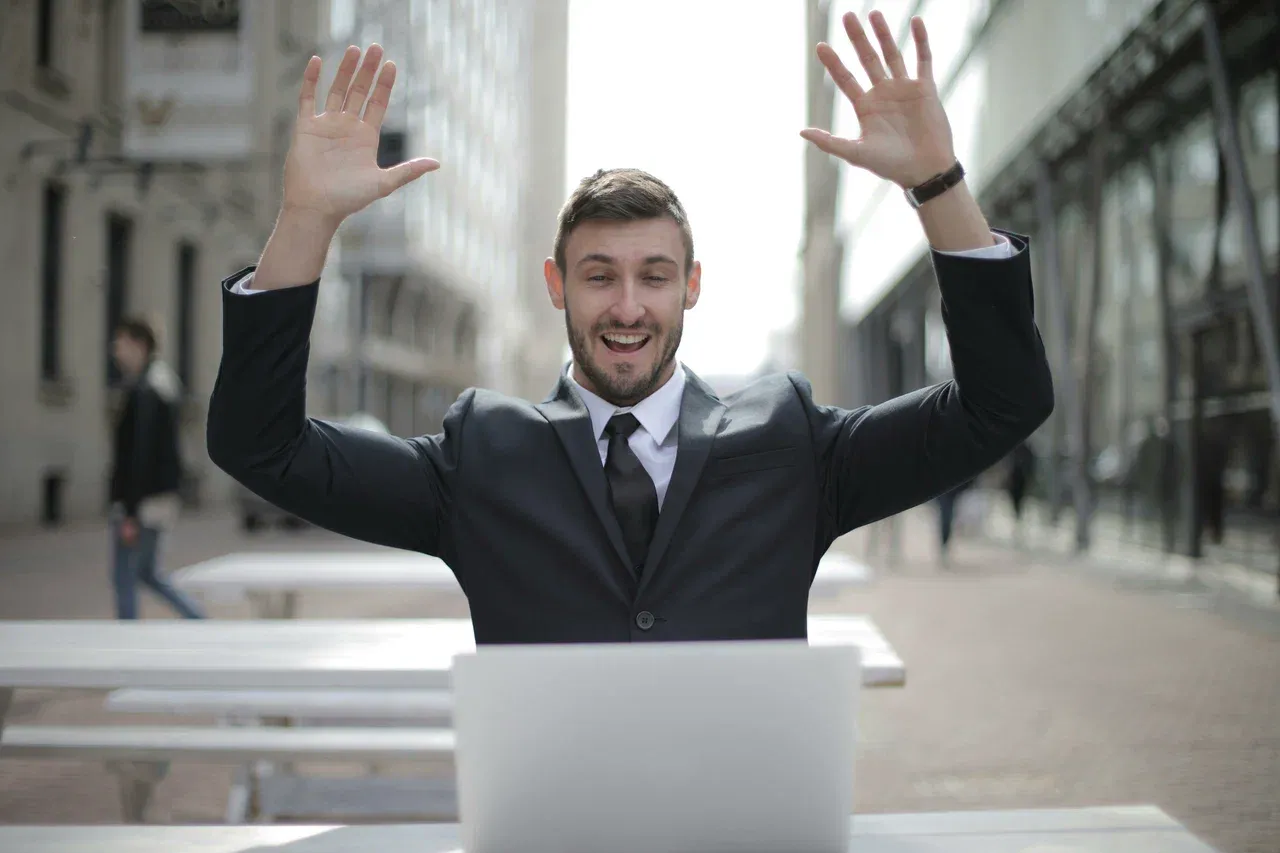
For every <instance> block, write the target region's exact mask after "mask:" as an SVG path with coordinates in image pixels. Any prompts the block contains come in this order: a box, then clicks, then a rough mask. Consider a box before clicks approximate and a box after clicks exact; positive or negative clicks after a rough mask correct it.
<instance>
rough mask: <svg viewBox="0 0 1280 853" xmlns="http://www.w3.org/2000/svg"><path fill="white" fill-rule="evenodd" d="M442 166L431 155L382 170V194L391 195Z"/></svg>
mask: <svg viewBox="0 0 1280 853" xmlns="http://www.w3.org/2000/svg"><path fill="white" fill-rule="evenodd" d="M439 168H440V163H439V161H437V160H432V159H431V158H430V157H419V158H418V159H416V160H408V161H406V162H404V163H401V164H399V165H398V166H392V167H391V168H390V169H383V170H382V186H381V189H382V194H383V196H388V195H391V194H392V193H393V192H395V191H396V190H398V189H400V188H401V187H402V186H404V185H405V184H407V183H409V182H410V181H416V180H417V179H418V178H421V177H422V176H423V175H425V174H426V173H427V172H434V171H435V170H436V169H439Z"/></svg>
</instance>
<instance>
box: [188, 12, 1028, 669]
mask: <svg viewBox="0 0 1280 853" xmlns="http://www.w3.org/2000/svg"><path fill="white" fill-rule="evenodd" d="M871 21H872V24H873V27H874V29H875V32H876V35H877V37H878V39H879V41H880V45H881V49H882V51H883V54H884V59H883V62H882V61H881V58H880V57H879V56H878V55H877V54H876V51H875V50H874V48H872V46H871V43H870V40H869V39H868V37H867V35H866V33H865V32H864V30H863V28H862V25H861V23H860V22H859V21H858V19H857V18H856V17H855V16H853V15H848V16H846V17H845V26H846V29H847V31H848V33H849V36H850V38H851V39H852V41H853V45H854V47H855V48H856V50H857V52H858V55H859V57H860V59H861V61H862V65H863V67H864V69H865V70H866V72H867V74H868V76H869V77H870V80H871V86H870V88H868V89H863V88H862V87H861V86H860V85H859V84H858V82H857V81H856V80H855V79H854V77H853V75H851V74H850V73H849V72H848V70H846V68H845V67H844V65H843V64H842V63H841V62H840V60H839V59H838V58H837V56H836V54H835V52H834V51H833V50H832V49H831V48H830V47H829V46H828V45H825V44H824V45H819V47H818V55H819V58H820V59H821V61H822V62H823V63H824V64H825V65H826V67H827V68H828V70H829V71H830V73H831V74H832V77H833V79H834V80H835V82H836V83H837V84H838V85H839V87H840V89H841V90H842V91H843V92H844V93H845V94H846V95H847V96H848V97H849V98H850V99H851V100H852V101H853V105H854V108H855V110H856V111H857V114H858V116H859V119H860V121H861V124H862V131H863V135H862V137H861V138H860V139H859V140H846V139H839V138H835V137H832V136H830V135H829V134H827V133H825V132H824V131H820V130H813V129H810V130H806V131H804V132H803V134H802V135H803V136H804V137H805V138H807V139H809V140H811V141H812V142H813V143H814V144H816V145H818V146H819V147H820V148H821V149H823V150H824V151H828V152H831V153H833V154H835V155H837V156H840V157H842V158H844V159H846V160H847V161H849V162H850V163H852V164H854V165H856V166H859V167H862V168H866V169H869V170H871V171H873V172H875V173H876V174H878V175H880V176H881V177H883V178H885V179H887V180H891V181H893V182H895V183H897V184H898V185H899V186H901V187H904V188H913V189H914V190H915V192H916V198H917V201H919V202H921V204H920V207H919V212H920V221H921V223H922V225H923V227H924V231H925V234H926V235H927V237H928V239H929V242H930V243H931V244H932V246H933V248H934V250H935V253H934V264H935V267H936V269H937V273H938V279H939V282H940V286H941V288H942V291H943V297H944V301H945V304H946V312H945V316H946V322H947V324H948V332H949V335H950V340H951V346H952V354H953V360H954V362H955V376H956V379H955V381H954V382H949V383H946V384H944V385H939V386H937V387H934V388H928V389H925V390H922V391H918V392H916V393H914V394H909V395H907V396H905V397H902V398H899V399H897V400H893V401H890V402H888V403H885V404H883V405H880V406H875V407H868V408H863V409H858V410H855V411H845V410H841V409H837V408H832V407H828V406H822V405H819V404H817V403H815V402H814V400H813V399H812V395H811V393H810V387H809V384H808V382H807V381H805V379H804V378H803V377H802V376H800V375H799V374H795V373H791V374H787V375H785V376H776V377H771V378H768V379H764V380H761V381H759V382H757V383H755V384H753V385H751V386H750V387H748V388H746V389H744V390H742V391H739V392H738V393H736V394H734V395H732V396H731V397H729V398H727V399H724V400H721V399H717V397H716V396H715V395H714V394H713V393H712V392H711V390H710V389H709V388H708V387H707V386H706V385H705V384H704V383H703V382H702V381H701V380H700V379H698V377H697V376H695V375H694V374H693V373H692V372H691V371H689V370H687V369H685V368H684V367H683V365H680V364H678V363H677V361H676V360H675V354H676V351H677V348H678V346H679V342H680V333H681V328H682V323H683V313H684V311H686V310H689V309H691V308H693V307H694V305H695V304H696V303H697V301H698V296H699V293H700V285H701V267H700V265H699V263H698V262H697V261H696V260H695V259H694V253H693V239H692V234H691V231H690V228H689V223H688V221H687V218H686V217H685V213H684V209H683V207H682V206H681V205H680V203H679V201H678V199H677V198H676V196H675V195H674V194H673V193H672V192H671V191H670V189H668V188H667V187H666V185H665V184H663V183H661V182H660V181H658V180H657V179H656V178H653V177H652V176H649V175H646V174H644V173H642V172H638V171H634V170H616V171H611V172H599V173H597V174H595V175H593V176H591V177H589V178H587V179H586V180H584V181H583V182H582V184H581V185H580V186H579V188H578V189H577V191H575V192H574V193H573V195H572V197H571V198H570V199H569V201H568V203H567V204H566V205H565V207H564V209H563V211H562V212H561V215H560V223H559V226H560V227H559V233H558V235H557V237H556V241H555V247H554V257H552V258H549V259H548V260H547V261H546V263H545V265H544V273H545V277H546V282H547V290H548V293H549V294H550V297H551V300H552V302H553V303H554V304H555V305H556V307H558V308H561V309H563V310H564V312H565V325H566V327H567V329H568V336H569V343H570V345H571V348H572V352H573V361H572V364H571V366H570V368H569V369H568V370H566V372H565V373H564V374H563V375H562V376H561V377H560V380H559V382H558V384H557V385H556V388H555V391H554V393H553V394H552V396H551V397H550V398H549V399H548V400H547V401H546V402H544V403H542V404H541V405H537V406H534V405H529V404H527V403H525V402H523V401H519V400H515V399H512V398H509V397H505V396H502V395H499V394H495V393H492V392H488V391H483V390H474V389H473V390H468V391H467V392H465V393H464V394H463V395H462V396H461V397H460V398H459V399H458V401H457V402H456V403H455V404H454V406H453V407H452V408H451V410H450V411H449V413H448V415H447V417H446V418H445V422H444V429H443V432H442V433H441V434H439V435H435V436H429V437H421V438H415V439H401V438H392V437H388V436H380V435H373V434H367V433H362V432H359V431H354V430H350V429H346V428H343V427H341V426H339V425H335V424H330V423H324V422H318V421H313V420H309V419H308V418H307V417H306V415H305V402H306V401H305V372H306V354H307V339H308V334H309V332H310V326H311V318H312V316H313V313H314V310H315V305H316V292H317V287H319V286H322V285H320V284H319V283H318V278H319V275H320V270H321V268H322V266H323V264H324V259H325V253H326V251H327V249H328V246H329V243H330V240H331V239H332V237H333V235H334V232H335V230H336V229H337V227H338V225H339V223H340V222H341V221H342V220H343V218H344V217H346V216H349V215H350V214H352V213H354V212H355V211H357V210H359V209H361V208H363V207H364V206H366V205H367V204H369V203H371V202H372V201H374V200H375V199H377V198H380V197H382V196H385V195H387V194H389V193H390V192H392V191H394V190H395V189H396V188H397V187H399V186H402V185H403V184H405V183H407V182H408V181H411V180H413V179H415V178H417V177H419V176H421V175H423V174H425V173H426V172H429V171H431V170H434V169H435V168H437V167H438V165H439V164H438V163H436V162H435V161H434V160H413V161H410V162H408V163H404V164H401V165H398V166H396V167H394V168H391V169H387V170H381V169H379V168H378V167H377V166H376V165H375V153H376V150H377V140H378V128H379V125H380V124H381V122H382V119H383V115H384V113H385V111H386V108H387V102H388V98H389V95H390V92H391V86H392V83H393V81H394V77H395V67H394V65H393V64H392V63H386V64H385V65H383V66H382V67H381V71H379V70H378V68H379V63H380V61H381V58H382V56H381V49H380V48H379V47H377V46H376V45H374V46H371V47H370V48H369V50H368V52H367V53H366V54H365V57H364V62H363V64H360V62H359V60H360V51H359V50H358V49H357V48H354V47H352V48H348V50H347V53H346V55H345V56H344V57H343V60H342V63H341V65H340V67H339V69H338V72H337V74H336V75H335V79H334V83H333V86H332V88H331V89H330V90H329V93H328V97H327V99H326V101H325V103H324V107H323V113H322V114H321V115H316V105H315V92H316V83H317V80H318V78H319V74H320V65H319V60H318V58H312V60H311V62H310V64H309V65H308V66H307V69H306V72H305V73H304V82H303V85H302V92H301V99H300V112H299V116H298V126H297V130H296V134H295V137H294V140H293V146H292V148H291V150H290V152H289V155H288V158H287V160H286V166H285V190H284V200H283V205H282V209H281V213H280V218H279V220H278V222H277V223H276V227H275V231H274V232H273V234H272V236H271V238H270V240H269V241H268V243H267V246H266V248H265V250H264V251H263V254H262V258H261V261H260V263H259V264H258V266H257V268H256V270H255V269H252V268H251V269H246V270H244V271H242V272H240V273H237V274H235V275H233V276H231V277H230V278H228V279H227V280H226V282H225V283H224V285H225V287H224V295H223V309H224V332H223V334H224V348H223V361H222V366H221V370H220V373H219V377H218V381H217V384H216V386H215V389H214V393H213V398H212V400H211V402H210V408H209V430H208V446H209V452H210V455H211V457H212V458H213V460H214V461H215V462H216V463H217V464H218V465H219V466H221V467H222V468H223V469H225V470H226V471H228V472H229V473H231V474H232V475H233V476H234V477H235V478H237V479H238V480H240V481H241V482H242V483H244V484H246V485H247V486H248V487H249V488H251V489H254V490H255V491H257V492H259V493H260V494H261V495H262V496H263V497H265V498H267V499H268V500H271V501H273V502H275V503H277V504H279V505H280V506H281V507H283V508H284V509H286V510H288V511H290V512H294V513H296V514H298V515H299V516H301V517H303V518H305V519H308V520H310V521H312V522H315V523H316V524H318V525H320V526H323V527H326V528H329V529H331V530H334V531H337V532H339V533H343V534H345V535H348V536H352V537H355V538H358V539H363V540H367V541H370V542H377V543H381V544H384V545H390V546H394V547H398V548H404V549H409V550H415V551H421V552H425V553H429V554H435V555H438V556H440V557H441V558H443V559H444V560H445V562H447V563H448V564H449V566H450V567H451V568H452V569H453V571H454V573H455V574H456V576H457V578H458V581H459V582H460V584H461V586H462V588H463V590H464V591H465V593H466V595H467V597H468V600H469V603H470V609H471V614H472V620H473V625H474V628H475V634H476V640H477V642H480V643H498V642H508V643H511V642H514V643H519V642H575V641H597V642H607V641H620V642H627V641H655V640H700V639H770V638H787V637H791V638H802V637H804V636H805V629H806V610H807V602H808V594H809V586H810V584H811V582H812V579H813V576H814V572H815V571H816V567H817V565H818V561H819V559H820V558H821V557H822V555H823V553H824V552H825V551H826V550H827V548H828V546H829V545H830V544H831V542H832V541H833V540H835V539H836V538H837V537H838V536H840V535H842V534H844V533H847V532H848V531H850V530H852V529H854V528H856V527H858V526H860V525H863V524H867V523H869V522H872V521H875V520H877V519H879V518H884V517H885V516H888V515H892V514H894V513H897V512H900V511H902V510H905V509H907V508H909V507H912V506H916V505H918V504H920V503H923V502H924V501H927V500H930V499H932V498H933V497H935V496H937V495H939V494H941V493H943V492H945V491H946V490H947V489H949V488H951V487H953V486H955V485H956V484H957V483H961V482H964V481H965V480H968V479H970V478H971V477H973V476H974V475H975V474H976V473H978V472H979V471H981V470H983V469H985V468H986V467H988V466H989V465H991V464H993V463H994V462H996V461H998V460H999V459H1000V458H1001V457H1003V456H1004V455H1005V453H1007V452H1008V451H1009V449H1010V448H1012V447H1013V446H1014V445H1015V444H1016V443H1017V442H1018V441H1021V440H1022V439H1023V438H1024V437H1025V436H1026V435H1027V434H1029V433H1030V432H1031V431H1032V430H1034V429H1035V428H1036V427H1037V426H1038V425H1039V424H1040V423H1041V422H1043V420H1044V419H1045V418H1046V417H1047V416H1048V414H1049V412H1050V411H1051V409H1052V406H1053V395H1052V387H1051V381H1050V376H1049V369H1048V365H1047V363H1046V361H1045V356H1044V350H1043V347H1042V345H1041V342H1040V338H1039V335H1038V333H1037V331H1036V327H1035V324H1034V321H1033V316H1032V302H1031V279H1030V265H1029V261H1028V257H1027V250H1026V243H1025V241H1024V240H1022V239H1021V238H1018V237H1012V236H1005V235H994V234H993V233H992V231H991V230H990V228H989V227H988V225H987V223H986V221H985V219H984V217H983V215H982V212H981V211H980V210H979V209H978V206H977V205H976V203H975V202H974V200H973V198H972V196H971V195H970V194H969V191H968V189H967V188H966V187H965V185H964V183H963V181H962V180H960V177H961V174H959V173H958V170H956V169H955V168H953V167H955V166H956V165H957V164H956V160H955V156H954V153H953V150H952V144H951V133H950V128H949V126H948V124H947V119H946V115H945V113H944V112H943V109H942V104H941V102H940V101H939V99H938V93H937V89H936V87H935V85H934V83H933V80H932V72H931V68H930V54H929V47H928V40H927V37H926V34H925V30H924V25H923V23H922V22H921V21H920V20H919V19H916V20H914V21H913V25H912V30H913V33H914V36H915V43H916V49H917V53H918V60H919V62H918V73H917V77H916V78H915V79H912V78H911V77H909V75H908V74H907V71H906V68H905V64H904V61H903V58H902V55H901V54H900V53H899V51H898V49H897V47H896V46H894V44H893V40H892V38H891V36H890V35H889V31H888V25H887V23H886V22H885V20H884V18H883V16H882V15H879V14H873V15H872V17H871ZM357 66H358V68H357ZM370 93H371V94H370ZM366 98H368V103H367V104H366ZM362 110H363V112H362ZM966 254H968V255H971V256H970V257H966V256H965V255H966ZM251 273H252V276H251V275H250V274H251Z"/></svg>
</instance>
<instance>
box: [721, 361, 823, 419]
mask: <svg viewBox="0 0 1280 853" xmlns="http://www.w3.org/2000/svg"><path fill="white" fill-rule="evenodd" d="M812 397H813V389H812V388H811V387H810V385H809V380H808V379H806V378H805V376H804V374H802V373H800V372H799V371H796V370H788V371H786V372H785V373H769V374H766V375H764V376H761V377H760V378H758V379H755V380H753V381H751V382H750V383H748V384H747V385H744V386H743V387H741V388H739V389H737V390H736V391H734V392H733V393H732V394H726V395H725V396H724V397H723V399H722V402H723V403H724V404H725V406H726V407H727V408H729V409H731V410H736V409H739V408H744V407H745V408H759V407H761V406H765V407H786V406H794V405H797V404H804V403H806V402H811V400H812Z"/></svg>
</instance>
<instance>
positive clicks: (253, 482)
mask: <svg viewBox="0 0 1280 853" xmlns="http://www.w3.org/2000/svg"><path fill="white" fill-rule="evenodd" d="M243 274H244V273H241V274H238V275H237V276H233V277H232V278H229V279H227V281H225V282H224V287H223V296H222V301H223V356H222V363H221V366H220V367H219V370H218V378H217V381H216V382H215V384H214V389H213V396H212V397H211V399H210V401H209V417H208V429H207V444H208V450H209V457H210V458H211V459H212V460H213V462H214V464H216V465H217V466H218V467H219V468H221V469H222V470H224V471H226V472H227V473H228V474H230V475H231V476H232V477H233V478H234V479H236V480H237V481H239V482H240V483H242V484H243V485H244V486H246V487H247V488H249V489H250V490H252V491H253V492H255V493H257V494H259V495H261V496H262V497H263V498H264V499H266V500H268V501H271V502H272V503H273V504H275V505H276V506H279V507H280V508H281V509H284V510H287V511H289V512H291V513H293V514H295V515H297V516H298V517H300V518H303V519H305V520H307V521H310V522H312V523H314V524H317V525H319V526H321V527H324V528H326V529H328V530H332V531H334V532H336V533H341V534H343V535H346V536H351V537H353V538H356V539H361V540H364V541H367V542H374V543H377V544H379V545H389V546H392V547H396V548H405V549H409V550H415V551H422V552H424V553H428V554H437V555H439V554H440V553H441V552H442V551H445V550H447V549H448V547H449V544H448V541H447V521H448V517H449V512H450V496H451V494H452V482H453V478H454V476H455V474H456V459H457V451H458V446H459V440H460V435H461V432H462V427H463V424H464V422H465V420H466V416H467V412H468V411H469V409H470V402H471V397H470V395H464V396H463V397H462V398H461V399H460V400H459V401H458V403H456V404H455V405H454V407H453V409H452V410H451V411H450V412H449V415H448V417H447V418H446V419H445V424H444V432H443V433H442V434H440V435H437V436H431V437H424V438H415V439H402V438H396V437H393V436H388V435H382V434H380V433H374V432H369V431H366V430H360V429H354V428H351V427H346V426H342V425H339V424H333V423H327V422H324V421H317V420H313V419H310V418H308V417H307V416H306V373H307V353H308V337H309V335H310V331H311V322H312V318H313V316H314V312H315V304H316V294H317V289H318V286H319V284H318V282H312V283H311V284H308V285H303V286H299V287H289V288H284V289H280V290H275V291H271V292H264V293H262V294H259V295H257V296H252V297H250V296H239V295H236V294H234V293H232V292H230V288H231V287H232V286H233V285H234V284H235V281H236V280H238V279H239V278H240V277H241V276H242V275H243Z"/></svg>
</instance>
